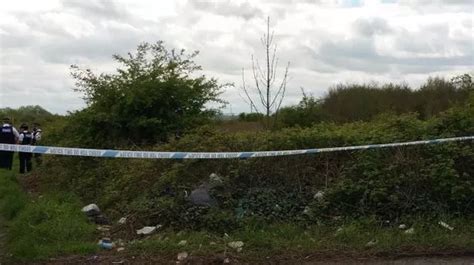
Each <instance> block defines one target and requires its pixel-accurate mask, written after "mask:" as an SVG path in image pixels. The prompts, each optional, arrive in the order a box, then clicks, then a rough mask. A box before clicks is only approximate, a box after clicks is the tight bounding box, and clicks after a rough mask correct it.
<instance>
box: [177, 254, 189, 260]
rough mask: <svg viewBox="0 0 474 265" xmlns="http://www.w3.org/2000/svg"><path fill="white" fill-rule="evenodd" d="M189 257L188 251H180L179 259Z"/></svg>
mask: <svg viewBox="0 0 474 265" xmlns="http://www.w3.org/2000/svg"><path fill="white" fill-rule="evenodd" d="M187 258H188V252H180V253H178V260H179V261H183V260H185V259H187Z"/></svg>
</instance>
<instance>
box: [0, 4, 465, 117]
mask: <svg viewBox="0 0 474 265" xmlns="http://www.w3.org/2000/svg"><path fill="white" fill-rule="evenodd" d="M473 7H474V5H473V4H472V3H471V1H469V0H444V1H443V0H313V1H310V0H301V1H298V0H281V1H278V0H272V1H271V0H258V1H257V0H252V1H234V0H232V1H230V0H221V1H202V0H196V1H191V0H188V1H187V0H179V1H155V0H129V1H125V0H97V1H92V0H91V1H84V0H62V1H61V0H50V1H49V0H48V1H46V0H42V1H38V0H31V1H26V0H16V1H3V2H2V4H1V8H0V47H1V54H0V108H2V107H18V106H21V105H41V106H43V107H44V108H46V109H47V110H49V111H51V112H54V113H60V114H65V113H66V112H67V111H72V110H77V109H80V108H82V107H84V103H83V101H82V100H81V98H80V95H79V94H77V93H75V92H73V91H72V88H73V86H74V81H73V79H72V78H71V77H70V75H69V65H71V64H78V65H79V66H82V67H91V68H92V69H93V70H95V71H96V72H104V71H107V72H108V71H113V69H114V68H115V66H116V65H115V64H114V62H113V60H112V54H115V53H118V54H124V53H126V52H128V51H133V50H134V49H135V48H136V46H137V45H138V44H139V43H141V42H144V41H146V42H155V41H158V40H163V41H165V45H166V46H167V47H169V48H179V49H180V48H185V49H186V50H189V51H193V50H199V51H200V55H199V56H198V58H197V60H196V61H197V62H198V63H199V64H200V65H202V66H203V69H204V74H206V75H208V76H211V77H216V78H218V79H219V80H220V81H221V82H222V83H226V82H234V83H235V87H234V88H228V89H226V91H225V93H224V94H223V98H224V99H226V100H227V101H228V102H229V103H230V104H229V106H228V107H227V108H226V109H225V110H224V112H230V110H231V108H232V111H233V112H234V113H238V112H241V111H248V110H249V107H248V106H246V104H245V103H244V102H243V101H242V99H241V97H240V96H239V93H241V91H240V90H239V87H240V85H241V69H242V68H245V69H248V70H249V69H250V67H251V60H250V58H251V55H252V54H255V56H257V57H261V55H262V47H261V43H260V37H261V36H262V34H263V33H264V32H265V27H266V25H265V20H266V17H267V16H270V17H271V27H272V28H273V30H274V31H275V40H276V42H277V43H278V57H279V58H280V62H281V63H280V64H281V67H283V65H284V64H285V62H287V61H290V62H291V68H290V72H289V74H290V77H291V78H290V81H289V83H288V93H287V98H286V100H285V102H284V104H286V105H288V104H294V103H297V102H298V101H299V99H300V98H301V90H300V87H304V89H305V90H306V92H308V93H312V94H313V95H314V96H322V95H324V94H325V93H326V92H327V90H328V88H329V87H330V86H331V85H334V84H336V83H340V82H343V83H346V82H368V81H378V82H397V83H398V82H403V81H406V82H408V83H409V84H410V85H411V86H413V87H417V86H419V85H420V84H421V83H422V82H423V81H424V80H425V79H426V78H427V77H428V76H442V77H446V78H450V77H452V76H454V75H457V74H461V73H466V72H471V73H472V71H473V63H474V48H473V46H474V43H473V34H474V31H473ZM248 76H250V72H249V74H248ZM249 81H251V80H249Z"/></svg>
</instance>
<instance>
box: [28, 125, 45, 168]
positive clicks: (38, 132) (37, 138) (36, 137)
mask: <svg viewBox="0 0 474 265" xmlns="http://www.w3.org/2000/svg"><path fill="white" fill-rule="evenodd" d="M42 132H43V131H42V130H41V128H39V124H38V123H34V124H33V141H32V143H31V144H32V145H37V144H38V142H39V141H41V135H42ZM33 156H34V158H35V162H36V165H38V166H39V165H41V162H42V159H41V154H38V153H35V154H34V155H33Z"/></svg>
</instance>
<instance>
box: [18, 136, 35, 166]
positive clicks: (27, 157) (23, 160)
mask: <svg viewBox="0 0 474 265" xmlns="http://www.w3.org/2000/svg"><path fill="white" fill-rule="evenodd" d="M21 138H22V141H21V143H20V144H22V145H31V143H32V142H33V135H32V134H31V133H30V132H28V131H23V132H22V133H21V135H20V139H21ZM19 157H20V173H25V170H26V172H30V171H31V169H32V163H31V158H32V157H33V155H32V154H31V153H24V152H20V153H19Z"/></svg>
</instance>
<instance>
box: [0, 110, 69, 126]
mask: <svg viewBox="0 0 474 265" xmlns="http://www.w3.org/2000/svg"><path fill="white" fill-rule="evenodd" d="M0 117H1V118H10V119H11V120H12V123H13V125H15V126H19V125H20V124H22V123H26V124H30V125H32V124H33V123H37V124H39V125H41V126H45V125H46V126H47V125H48V124H49V123H51V122H53V121H55V120H57V119H58V118H59V117H60V116H59V115H55V114H52V113H51V112H49V111H47V110H45V109H44V108H42V107H40V106H38V105H36V106H22V107H19V108H18V109H12V108H1V109H0Z"/></svg>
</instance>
